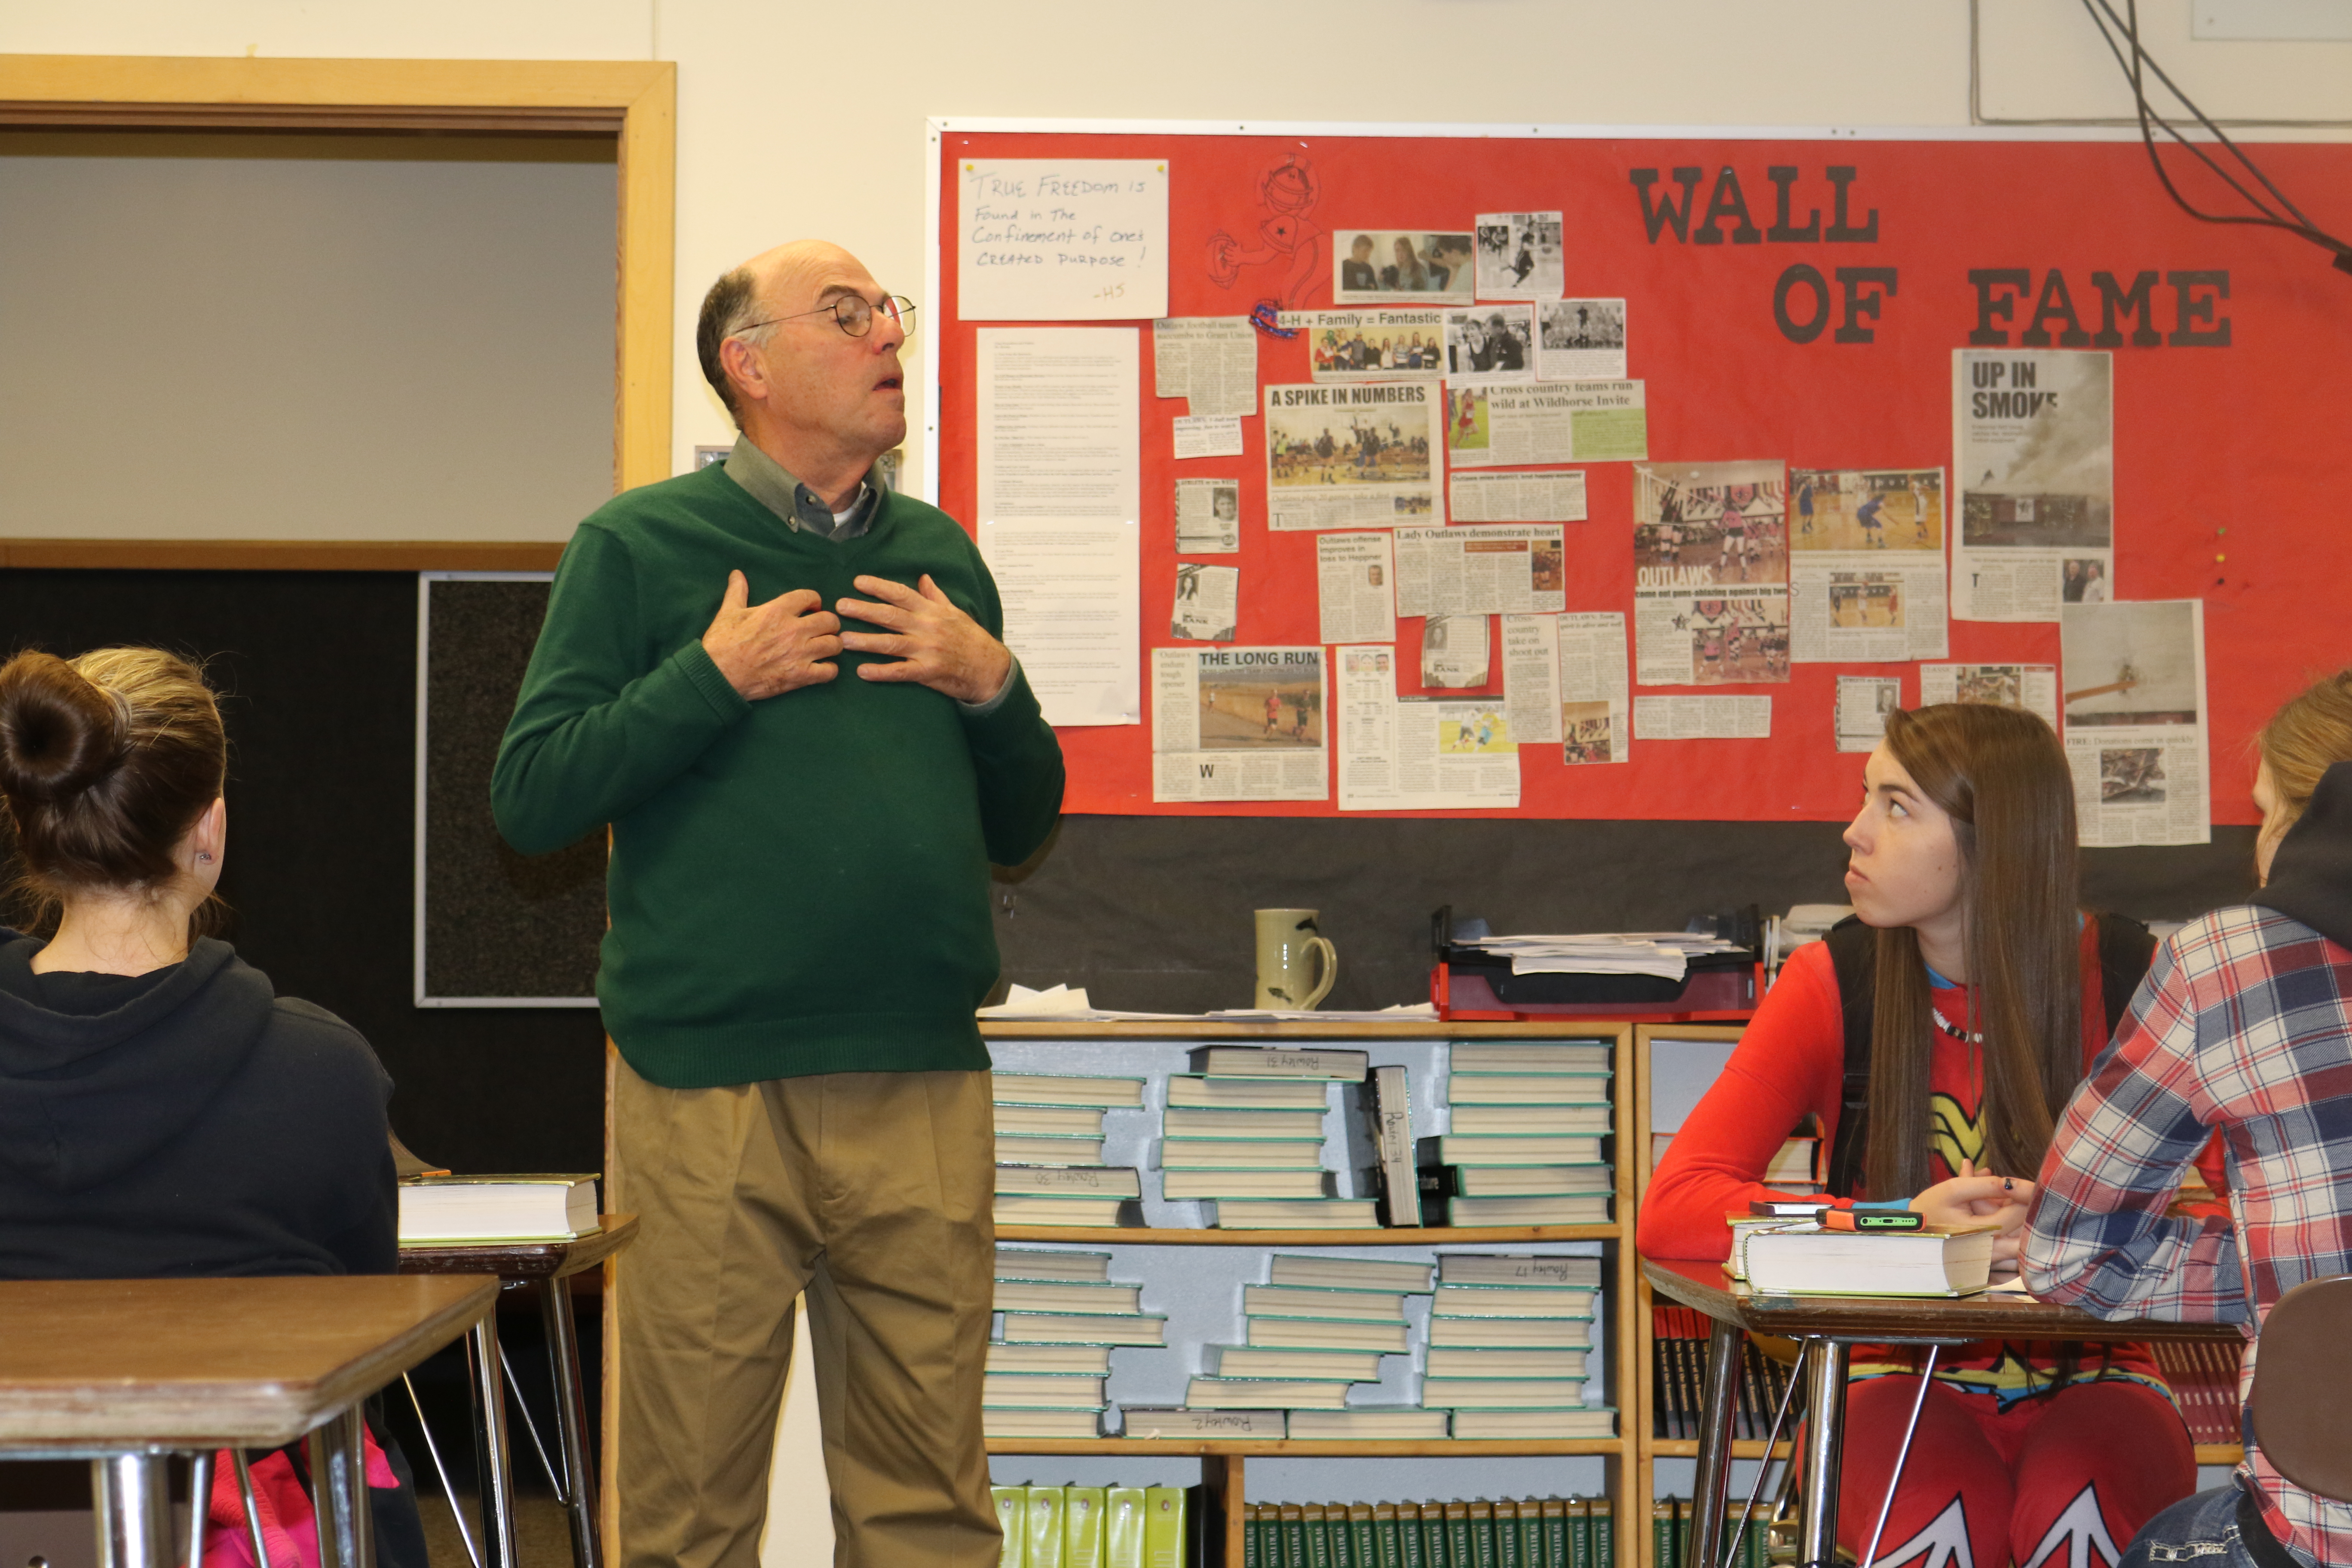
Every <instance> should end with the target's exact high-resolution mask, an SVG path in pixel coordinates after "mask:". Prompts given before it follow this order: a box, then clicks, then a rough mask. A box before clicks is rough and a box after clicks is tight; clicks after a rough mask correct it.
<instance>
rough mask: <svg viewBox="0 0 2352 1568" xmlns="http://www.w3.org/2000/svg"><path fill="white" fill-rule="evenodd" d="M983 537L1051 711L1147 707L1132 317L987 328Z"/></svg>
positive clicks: (1106, 717)
mask: <svg viewBox="0 0 2352 1568" xmlns="http://www.w3.org/2000/svg"><path fill="white" fill-rule="evenodd" d="M978 336H979V355H978V358H979V389H978V408H977V414H978V419H977V423H978V426H979V432H980V451H979V454H978V458H979V461H978V468H979V476H978V477H979V496H978V500H979V511H980V528H979V537H980V548H981V553H982V557H983V558H984V559H985V560H986V561H987V562H988V566H989V571H990V573H991V574H992V575H993V576H994V577H995V579H996V585H997V590H998V593H999V595H1001V596H1002V598H1003V604H1004V641H1005V645H1006V646H1007V647H1010V648H1012V649H1013V652H1014V653H1015V654H1017V655H1019V656H1020V658H1021V666H1022V668H1023V669H1024V671H1025V672H1026V673H1027V675H1028V678H1029V684H1030V687H1031V689H1034V691H1035V692H1036V693H1037V700H1038V702H1039V704H1040V705H1041V706H1042V707H1043V708H1044V709H1045V719H1046V721H1047V722H1048V723H1051V724H1055V725H1065V726H1075V725H1089V724H1134V723H1138V722H1140V721H1141V719H1142V704H1141V691H1140V687H1141V684H1142V681H1141V660H1140V658H1139V653H1138V650H1139V647H1140V646H1141V643H1140V635H1139V634H1140V631H1141V624H1140V617H1141V613H1142V609H1141V605H1142V566H1141V555H1140V552H1139V546H1138V537H1137V536H1138V526H1137V518H1138V514H1139V512H1140V510H1141V506H1140V498H1141V483H1142V480H1141V475H1142V464H1141V460H1140V457H1139V449H1138V436H1137V430H1138V418H1139V402H1140V399H1139V390H1140V389H1139V384H1138V382H1139V357H1140V348H1139V343H1138V342H1137V336H1136V331H1135V329H1134V328H1132V327H1046V328H1039V329H1009V328H989V327H984V328H982V329H981V331H980V332H979V334H978Z"/></svg>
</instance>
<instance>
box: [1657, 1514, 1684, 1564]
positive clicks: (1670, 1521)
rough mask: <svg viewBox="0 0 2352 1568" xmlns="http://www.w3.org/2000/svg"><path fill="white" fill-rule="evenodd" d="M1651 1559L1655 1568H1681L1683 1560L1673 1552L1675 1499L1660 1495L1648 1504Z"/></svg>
mask: <svg viewBox="0 0 2352 1568" xmlns="http://www.w3.org/2000/svg"><path fill="white" fill-rule="evenodd" d="M1650 1550H1651V1551H1652V1552H1654V1553H1655V1555H1654V1557H1653V1558H1652V1559H1651V1561H1652V1562H1654V1563H1655V1564H1656V1565H1657V1568H1682V1562H1683V1560H1682V1559H1681V1558H1680V1557H1679V1556H1677V1555H1675V1500H1674V1499H1673V1498H1670V1497H1662V1498H1659V1499H1658V1500H1655V1501H1654V1502H1653V1503H1651V1504H1650Z"/></svg>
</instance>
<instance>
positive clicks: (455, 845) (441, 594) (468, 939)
mask: <svg viewBox="0 0 2352 1568" xmlns="http://www.w3.org/2000/svg"><path fill="white" fill-rule="evenodd" d="M552 580H553V579H552V577H551V574H548V573H544V572H423V573H419V574H417V583H416V663H417V675H416V1005H418V1006H420V1007H593V1006H594V1005H596V949H597V944H598V942H601V941H602V940H603V938H604V833H603V832H602V831H601V830H599V831H598V832H595V833H593V834H591V835H589V836H588V837H585V838H583V839H582V840H581V841H580V842H579V843H577V844H574V845H572V846H571V847H569V848H566V849H562V850H560V851H558V852H557V853H555V854H552V855H538V856H528V857H527V856H522V855H518V854H517V853H515V851H514V850H513V849H512V848H510V847H508V845H507V842H506V840H505V839H503V838H501V837H499V830H498V826H497V824H496V823H494V822H493V821H492V820H491V817H490V770H491V768H492V767H493V766H494V765H495V764H496V763H497V761H498V755H499V737H500V736H501V735H503V734H504V733H505V732H506V727H507V720H508V719H509V717H510V716H511V715H512V714H513V712H514V704H515V693H516V692H517V691H519V690H520V689H521V688H522V677H523V671H524V670H525V669H526V668H528V667H529V666H530V650H531V647H532V645H533V644H534V643H536V642H537V641H538V639H539V626H540V622H541V621H542V620H544V619H545V618H546V616H547V595H548V584H549V583H550V582H551V581H552Z"/></svg>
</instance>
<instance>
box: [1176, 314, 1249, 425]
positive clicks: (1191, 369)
mask: <svg viewBox="0 0 2352 1568" xmlns="http://www.w3.org/2000/svg"><path fill="white" fill-rule="evenodd" d="M1151 378H1152V391H1153V393H1154V394H1155V395H1158V396H1160V397H1181V398H1183V399H1185V407H1184V412H1185V413H1186V414H1188V415H1192V416H1201V415H1209V414H1213V415H1218V416H1241V415H1244V414H1255V413H1256V412H1257V330H1256V329H1255V328H1254V327H1252V326H1251V325H1250V320H1249V318H1248V317H1247V316H1162V317H1161V318H1160V320H1158V321H1154V322H1152V323H1151Z"/></svg>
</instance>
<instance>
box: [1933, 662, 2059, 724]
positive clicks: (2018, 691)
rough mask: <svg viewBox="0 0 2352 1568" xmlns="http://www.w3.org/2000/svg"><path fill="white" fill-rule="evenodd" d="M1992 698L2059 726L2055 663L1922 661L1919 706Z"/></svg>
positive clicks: (2003, 705) (1997, 702)
mask: <svg viewBox="0 0 2352 1568" xmlns="http://www.w3.org/2000/svg"><path fill="white" fill-rule="evenodd" d="M1937 702H1991V703H1996V704H1998V705H2000V706H2001V707H2003V708H2022V709H2024V710H2026V711H2027V712H2028V713H2035V714H2039V715H2040V716H2041V718H2042V722H2043V723H2045V724H2047V725H2049V726H2050V729H2051V731H2052V732H2053V733H2055V732H2056V731H2057V729H2058V667H2057V666H2056V665H2054V664H1923V665H1921V666H1920V667H1919V706H1920V707H1922V708H1926V707H1929V706H1931V705H1933V704H1935V703H1937Z"/></svg>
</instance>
